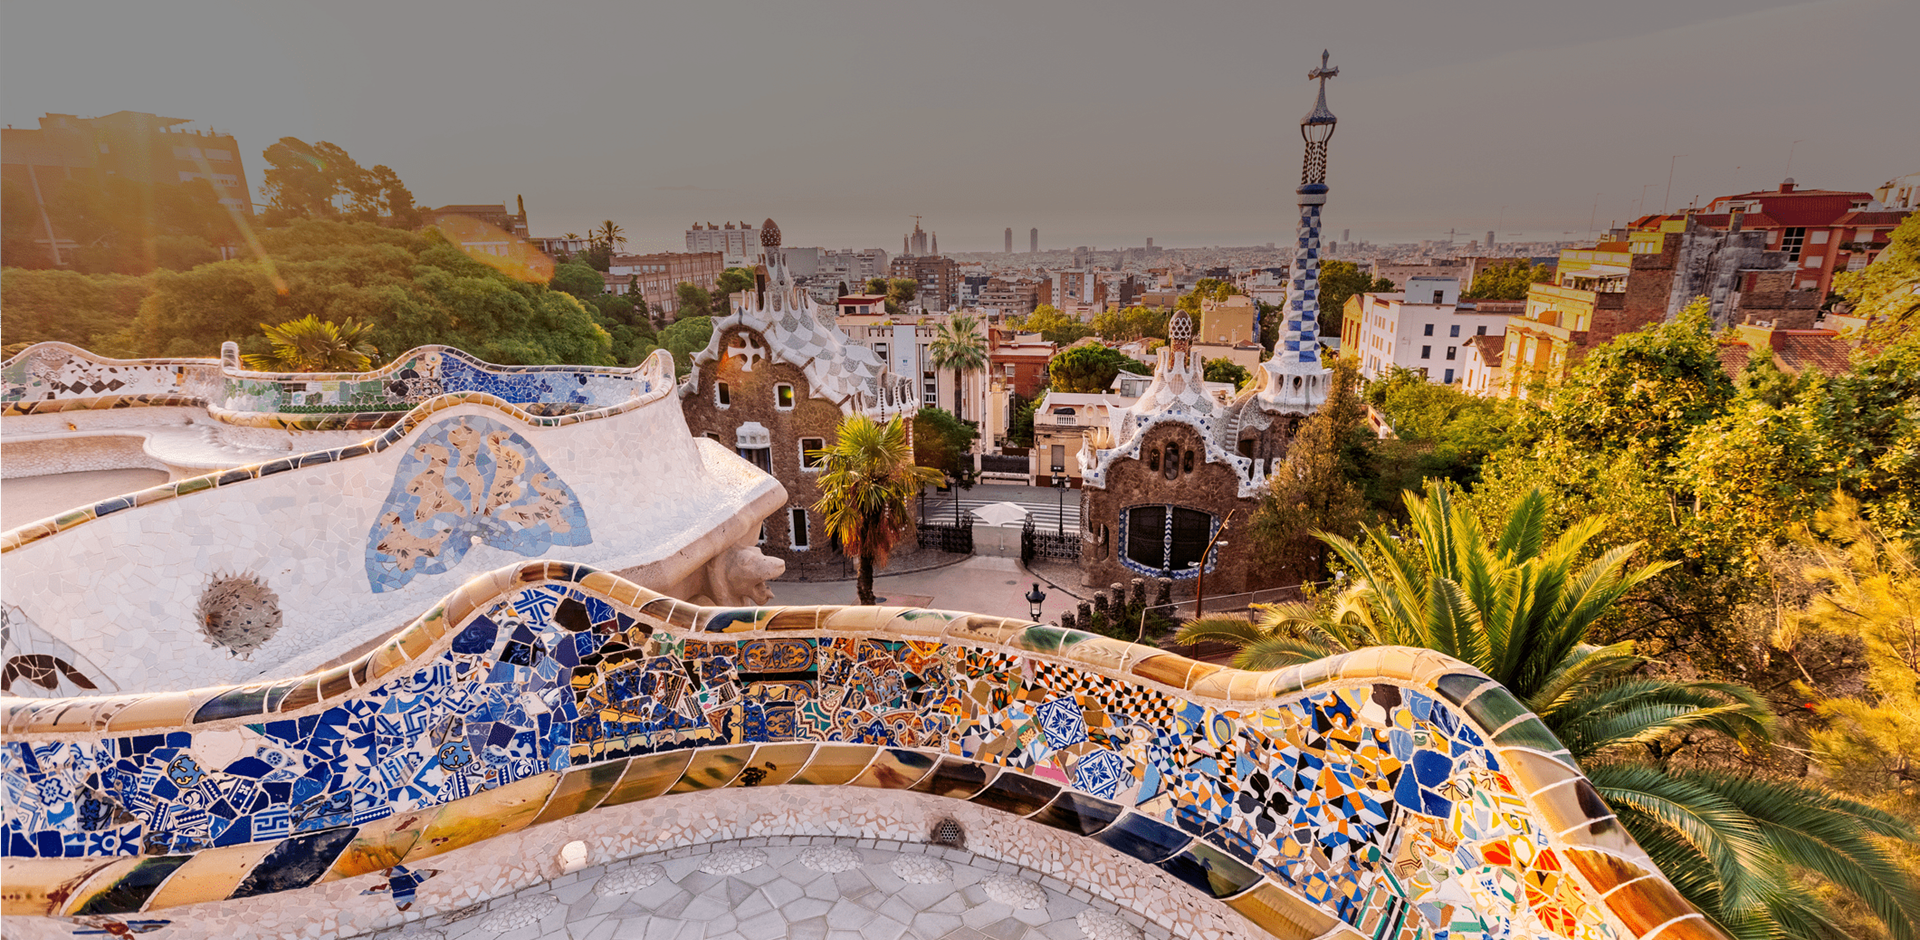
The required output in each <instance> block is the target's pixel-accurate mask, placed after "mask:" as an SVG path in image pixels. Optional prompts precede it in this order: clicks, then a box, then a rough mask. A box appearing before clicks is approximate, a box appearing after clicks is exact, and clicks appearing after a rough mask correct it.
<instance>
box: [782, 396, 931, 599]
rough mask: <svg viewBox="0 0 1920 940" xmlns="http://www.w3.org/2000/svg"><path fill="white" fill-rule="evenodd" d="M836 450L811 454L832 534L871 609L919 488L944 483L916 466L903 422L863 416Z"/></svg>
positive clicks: (844, 424)
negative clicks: (877, 577) (876, 576)
mask: <svg viewBox="0 0 1920 940" xmlns="http://www.w3.org/2000/svg"><path fill="white" fill-rule="evenodd" d="M837 434H838V437H837V438H836V439H835V440H834V442H833V446H832V447H829V448H827V449H825V450H816V451H812V452H810V453H809V454H808V455H807V456H809V457H812V458H815V459H818V460H820V461H821V462H822V463H823V464H824V466H825V472H823V473H821V474H820V500H819V501H818V502H816V503H814V504H813V511H814V512H817V513H819V514H820V515H821V517H822V520H823V522H824V524H825V525H826V529H827V533H828V534H829V535H831V536H832V537H833V539H834V540H835V541H836V542H838V543H839V544H840V548H841V550H842V551H844V552H846V553H848V554H850V555H852V556H853V557H854V570H855V574H856V575H857V577H858V586H859V592H860V603H862V604H872V603H874V598H873V572H874V569H875V568H879V567H882V566H884V565H886V563H887V554H888V553H889V552H891V551H892V550H893V546H894V545H895V543H897V542H899V541H900V537H901V536H902V535H905V534H906V532H907V527H908V525H909V524H910V523H911V521H912V516H911V514H910V507H911V506H912V504H913V502H912V501H913V497H914V496H915V495H916V494H918V493H919V492H920V488H921V487H923V486H926V485H928V484H930V483H938V482H940V471H938V470H935V469H933V468H931V467H918V466H914V463H913V445H912V444H910V443H908V441H907V429H906V425H905V424H903V423H902V422H901V420H900V419H899V418H893V419H891V420H889V421H888V422H887V423H885V424H880V423H877V422H875V421H874V420H873V419H872V418H869V417H867V416H866V415H864V414H854V415H849V416H848V417H847V418H846V419H844V420H842V421H841V422H840V427H839V429H838V431H837Z"/></svg>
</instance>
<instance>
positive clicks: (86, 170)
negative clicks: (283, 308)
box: [0, 111, 253, 264]
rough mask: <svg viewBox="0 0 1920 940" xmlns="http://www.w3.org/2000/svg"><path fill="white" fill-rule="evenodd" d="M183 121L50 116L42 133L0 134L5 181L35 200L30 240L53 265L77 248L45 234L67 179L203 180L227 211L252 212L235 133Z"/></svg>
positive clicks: (118, 114)
mask: <svg viewBox="0 0 1920 940" xmlns="http://www.w3.org/2000/svg"><path fill="white" fill-rule="evenodd" d="M188 123H190V122H189V120H188V119H186V118H171V117H161V116H160V115H157V114H148V113H146V112H144V111H115V112H114V113H112V114H108V115H105V116H103V117H96V118H83V117H80V116H78V115H73V114H54V113H48V114H45V115H42V116H41V118H40V126H39V127H37V128H14V127H9V128H6V129H4V130H0V178H4V179H6V181H7V182H10V183H13V184H14V185H15V186H17V187H19V189H20V191H21V192H23V193H25V194H26V195H27V198H28V199H30V200H31V201H32V203H31V207H32V214H31V216H30V219H31V223H30V224H31V225H32V227H33V238H34V240H35V241H36V242H38V243H39V244H41V245H43V246H45V247H46V248H47V250H48V251H49V253H50V254H51V255H52V260H53V261H54V263H56V264H64V263H66V261H67V253H68V252H70V251H71V250H72V249H73V248H74V247H76V246H75V245H74V244H73V243H72V242H71V241H67V240H65V239H59V240H56V236H55V234H54V233H53V232H51V231H50V230H49V229H48V222H47V214H46V206H47V204H48V203H49V202H51V201H52V200H54V199H55V198H56V197H58V196H59V194H60V187H61V185H62V184H63V183H65V182H66V181H67V180H83V181H86V182H89V183H94V184H102V183H105V182H106V181H107V180H108V179H113V178H118V179H126V180H133V181H135V182H139V183H171V184H175V185H178V184H180V183H185V182H188V181H190V180H206V181H207V182H208V183H210V184H212V186H213V189H214V192H215V194H216V195H217V196H218V197H219V199H220V202H221V204H222V205H225V206H228V207H230V208H232V209H233V210H235V211H237V212H242V213H245V214H248V215H251V214H253V198H252V190H251V189H250V187H249V185H248V183H247V171H246V167H245V166H244V165H243V163H242V161H241V159H240V145H239V142H238V141H237V140H235V139H234V137H233V135H231V134H222V133H217V132H215V131H211V130H206V131H190V130H185V129H183V128H182V127H181V125H184V124H188Z"/></svg>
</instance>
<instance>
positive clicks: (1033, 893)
mask: <svg viewBox="0 0 1920 940" xmlns="http://www.w3.org/2000/svg"><path fill="white" fill-rule="evenodd" d="M980 887H981V888H982V889H984V890H985V891H986V892H987V897H989V898H992V899H993V900H995V901H997V902H999V903H1001V904H1005V905H1006V906H1008V907H1011V908H1013V909H1014V910H1017V911H1026V910H1032V909H1033V908H1036V907H1039V906H1040V905H1042V904H1045V903H1046V902H1047V893H1046V892H1045V891H1042V890H1040V886H1039V885H1037V884H1034V883H1033V882H1031V881H1028V880H1027V879H1025V878H1019V877H1015V876H1013V875H1006V874H1000V875H994V876H993V877H991V878H988V879H987V880H985V881H982V882H980Z"/></svg>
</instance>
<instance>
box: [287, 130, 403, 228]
mask: <svg viewBox="0 0 1920 940" xmlns="http://www.w3.org/2000/svg"><path fill="white" fill-rule="evenodd" d="M261 156H262V157H264V158H265V159H266V163H267V170H266V173H265V174H264V175H263V185H262V186H261V190H262V191H263V192H265V193H266V196H267V212H266V216H265V218H264V219H263V221H264V222H265V223H266V224H267V225H279V224H283V223H285V222H287V221H289V220H292V219H349V220H357V221H361V222H379V223H383V224H387V225H392V226H395V227H397V228H412V227H413V226H415V225H418V224H420V211H419V209H417V208H415V207H414V205H413V193H412V192H411V191H409V190H408V189H407V186H406V184H405V183H402V182H401V181H400V176H399V174H397V173H395V172H394V171H393V170H391V169H389V168H387V167H385V166H375V167H373V168H371V169H368V168H366V167H362V166H361V165H360V164H359V162H358V161H356V160H354V159H353V157H352V156H351V155H349V154H348V153H347V151H346V150H345V149H344V148H342V147H339V146H337V145H335V144H331V143H328V142H327V141H324V140H323V141H320V142H319V143H317V144H309V143H307V142H306V141H303V140H301V139H299V138H298V137H282V138H280V140H279V142H278V143H275V144H274V145H273V146H271V147H268V148H267V149H266V151H265V152H264V153H263V154H261Z"/></svg>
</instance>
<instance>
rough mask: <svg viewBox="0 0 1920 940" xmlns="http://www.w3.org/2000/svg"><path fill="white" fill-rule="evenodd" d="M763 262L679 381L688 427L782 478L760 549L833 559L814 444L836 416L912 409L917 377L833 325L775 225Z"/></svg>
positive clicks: (830, 430) (793, 557)
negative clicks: (780, 502) (798, 274)
mask: <svg viewBox="0 0 1920 940" xmlns="http://www.w3.org/2000/svg"><path fill="white" fill-rule="evenodd" d="M760 237H761V242H762V246H761V247H762V248H763V250H764V251H765V252H766V257H767V265H766V268H765V271H764V273H763V274H762V275H761V278H760V284H759V287H758V288H757V289H756V290H753V291H742V292H740V293H737V294H734V295H732V296H731V297H730V298H728V299H729V302H730V304H731V309H732V312H731V313H729V314H728V315H727V316H724V317H719V318H716V319H715V321H714V325H713V326H714V329H713V338H712V339H711V340H709V341H708V342H707V347H706V348H705V349H703V350H701V351H700V352H699V353H697V354H696V355H695V356H694V357H693V371H692V373H690V374H689V375H688V376H687V379H686V380H685V381H684V382H683V383H682V384H681V386H680V397H681V405H682V407H683V409H684V410H685V412H686V417H687V426H688V427H689V428H690V429H691V430H692V431H693V433H694V434H695V435H697V436H704V437H707V438H711V439H713V440H716V441H719V442H720V443H721V444H723V445H725V446H726V447H729V448H732V449H733V451H734V453H736V454H739V455H740V457H741V458H742V459H744V460H747V461H748V462H750V463H753V464H755V465H756V466H758V467H760V469H762V470H765V471H766V472H768V473H770V474H772V475H773V477H774V478H775V479H777V480H779V481H780V484H781V485H782V486H784V487H786V490H787V502H786V504H785V505H784V506H783V507H782V508H781V510H780V511H779V512H776V513H774V514H773V515H771V516H769V517H768V518H767V521H766V525H765V530H764V532H763V539H762V543H761V550H762V551H763V552H765V553H766V554H768V555H771V556H773V557H775V558H779V559H782V560H783V561H785V562H786V563H787V564H788V566H789V567H798V568H818V567H824V566H828V565H838V564H840V562H841V556H840V554H839V553H838V552H836V551H835V550H834V549H833V548H832V546H831V545H830V542H829V540H828V538H827V535H826V532H825V530H824V529H823V528H822V526H821V520H820V518H819V513H817V512H816V511H815V510H814V508H813V506H814V503H815V502H816V501H818V500H819V498H820V488H819V485H818V480H819V475H820V471H819V470H818V469H817V468H816V466H815V464H816V463H817V461H815V460H813V459H812V458H810V457H808V456H807V454H808V452H810V451H814V450H819V449H823V448H826V447H829V446H831V445H832V443H833V441H834V439H835V430H836V428H837V427H838V426H839V424H840V421H841V419H843V418H845V417H846V416H848V415H851V414H855V413H865V414H867V415H869V416H870V417H873V418H874V419H876V420H886V419H888V418H891V417H894V416H896V415H899V416H910V415H911V414H912V413H913V412H914V411H915V410H916V409H917V408H918V401H917V399H916V397H915V393H914V386H913V382H912V380H910V379H904V380H903V379H897V378H895V377H894V376H893V375H892V374H891V373H889V372H887V370H886V365H885V363H884V362H882V361H881V360H880V359H879V357H877V356H875V355H874V354H873V353H872V352H871V351H870V350H868V349H866V348H865V347H862V346H858V345H855V344H853V343H850V342H848V341H847V337H846V335H845V334H843V333H841V332H840V330H839V329H838V328H836V327H835V326H834V322H833V321H834V311H833V308H831V307H823V306H821V305H820V304H819V303H817V302H816V301H814V300H813V299H812V298H811V297H809V296H807V294H806V293H805V292H804V291H802V290H800V289H799V288H797V287H795V286H794V285H793V280H792V277H791V276H790V275H789V274H788V272H787V270H786V267H785V265H784V263H783V262H782V256H781V252H780V229H779V227H778V226H776V225H775V224H774V223H773V220H772V219H768V220H767V221H766V222H765V223H764V224H763V225H762V226H761V229H760Z"/></svg>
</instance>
